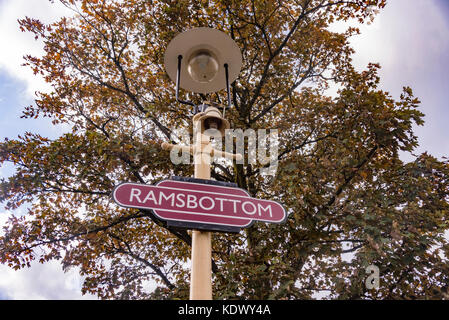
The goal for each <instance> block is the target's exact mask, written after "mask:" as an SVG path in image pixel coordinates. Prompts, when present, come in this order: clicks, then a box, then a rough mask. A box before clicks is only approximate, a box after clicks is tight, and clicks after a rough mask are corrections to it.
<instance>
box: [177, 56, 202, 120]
mask: <svg viewBox="0 0 449 320" xmlns="http://www.w3.org/2000/svg"><path fill="white" fill-rule="evenodd" d="M181 62H182V56H181V55H179V56H178V70H177V72H176V101H178V102H179V103H182V104H187V105H189V106H192V107H194V108H195V109H194V113H195V114H196V112H197V109H198V107H197V105H196V104H194V103H193V102H192V101H185V100H181V99H179V83H180V82H181Z"/></svg>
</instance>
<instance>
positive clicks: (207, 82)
mask: <svg viewBox="0 0 449 320" xmlns="http://www.w3.org/2000/svg"><path fill="white" fill-rule="evenodd" d="M164 63H165V69H166V71H167V74H168V75H169V77H170V78H171V79H172V80H173V81H175V82H176V99H177V101H178V102H180V103H184V104H188V105H191V106H194V107H195V111H194V113H195V116H194V117H193V119H192V120H193V128H194V135H195V137H196V140H195V145H193V146H190V147H187V149H188V150H189V151H190V152H191V153H192V154H193V156H194V165H195V178H200V179H210V162H211V156H212V155H220V156H223V157H227V158H233V159H239V158H240V157H241V155H233V154H228V153H226V152H222V151H220V150H214V149H213V148H212V146H211V144H210V137H209V136H207V135H205V134H204V131H205V130H207V129H209V128H214V129H218V130H219V131H221V132H224V130H225V129H229V122H228V121H227V120H226V119H224V114H225V110H226V109H225V107H223V113H222V116H221V115H220V112H219V110H218V109H217V108H216V107H214V106H212V105H211V106H209V107H208V108H207V109H206V110H201V112H200V113H197V112H198V111H199V110H198V108H197V106H196V105H195V104H194V103H192V102H190V101H183V100H181V99H180V98H179V88H183V89H185V90H188V91H192V92H196V93H211V92H217V91H219V90H222V89H225V88H226V91H227V100H228V105H227V107H228V108H230V106H231V98H230V89H229V83H230V82H233V81H234V80H235V79H236V78H237V77H238V75H239V72H240V69H241V66H242V56H241V53H240V49H239V48H238V46H237V44H236V43H235V42H234V41H233V40H232V39H231V38H230V37H229V36H228V35H227V34H225V33H223V32H221V31H218V30H215V29H211V28H196V29H191V30H188V31H185V32H183V33H181V34H179V35H177V36H176V37H175V38H173V40H172V41H171V42H170V43H169V45H168V47H167V50H166V52H165V57H164ZM162 147H163V148H164V149H173V148H179V149H181V148H183V147H182V146H175V145H172V144H169V143H163V144H162ZM184 148H186V147H184ZM211 262H212V255H211V232H204V231H199V230H193V231H192V269H191V278H190V299H192V300H210V299H212V281H211V279H212V278H211V276H212V265H211Z"/></svg>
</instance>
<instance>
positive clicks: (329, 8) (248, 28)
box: [0, 0, 449, 299]
mask: <svg viewBox="0 0 449 320" xmlns="http://www.w3.org/2000/svg"><path fill="white" fill-rule="evenodd" d="M60 2H61V3H63V4H64V5H65V6H67V7H68V8H71V9H72V10H73V11H74V16H73V17H70V18H62V19H60V20H59V21H58V22H55V23H52V24H50V25H45V24H43V23H42V22H40V21H39V20H36V19H33V18H31V17H26V18H24V19H21V20H19V23H20V27H21V29H22V30H23V31H26V32H31V33H33V34H34V35H35V37H36V39H38V38H40V39H42V40H43V43H44V52H45V53H44V55H43V56H42V57H34V56H26V57H25V60H26V63H25V64H26V65H27V66H29V67H30V68H32V69H33V70H34V73H35V74H36V75H37V76H42V77H44V78H45V80H46V81H47V82H48V83H49V84H51V86H52V91H51V92H38V93H37V97H36V100H35V104H33V105H31V106H28V107H26V108H25V109H24V111H23V117H24V118H39V117H49V118H51V119H52V122H53V124H54V125H55V126H56V125H60V124H68V125H70V128H71V130H70V132H68V133H66V134H63V135H62V136H60V137H59V138H57V139H54V140H50V139H48V138H45V137H42V136H40V135H39V134H36V133H31V132H27V133H26V134H24V135H23V136H19V137H18V138H16V139H8V138H6V139H5V140H4V141H3V142H1V144H0V163H3V162H11V163H13V164H14V165H15V168H16V171H15V174H14V175H13V176H12V177H10V178H8V179H3V180H2V181H1V184H0V200H1V201H2V202H4V203H5V205H6V207H7V208H9V209H15V208H18V207H19V206H23V205H28V207H27V208H28V209H27V211H28V212H27V214H26V215H24V216H20V217H18V216H14V215H12V216H11V217H10V219H9V221H8V223H7V225H6V226H5V227H4V233H3V235H2V236H1V237H0V261H1V262H2V263H4V264H7V265H9V266H11V267H12V268H15V269H19V268H24V267H27V266H30V262H31V261H33V260H38V261H40V262H42V263H44V262H45V261H49V260H52V259H58V260H60V261H61V264H62V266H63V268H64V269H68V268H70V267H75V266H76V267H79V268H80V272H81V274H82V275H83V276H85V281H84V285H83V288H82V291H83V292H84V293H86V292H89V293H93V294H96V295H98V296H99V297H101V298H105V299H106V298H116V299H117V298H125V299H134V298H136V299H142V298H186V297H188V285H189V256H190V244H191V238H190V233H189V231H187V230H181V229H174V228H170V227H168V226H167V225H165V224H164V223H163V222H162V221H159V220H157V219H156V218H155V217H154V216H152V215H151V213H150V212H149V211H146V210H141V209H139V210H138V209H123V208H119V207H117V205H115V204H114V203H113V202H112V201H111V197H110V193H111V191H112V189H113V188H114V186H115V185H117V184H119V183H121V182H124V181H135V182H140V183H154V182H156V181H158V180H160V179H163V178H167V177H169V176H170V175H183V176H191V175H192V166H189V165H176V166H175V165H173V164H172V163H171V162H170V161H168V158H169V156H168V153H167V152H166V151H163V150H162V149H161V147H160V145H161V143H162V142H163V141H172V142H176V141H177V137H176V134H175V133H174V131H173V128H187V127H189V126H190V122H191V116H192V114H191V110H190V109H189V108H188V107H186V106H184V105H179V104H178V103H177V102H176V101H175V98H174V97H175V94H174V84H173V83H172V82H171V81H170V79H169V78H168V76H167V75H166V73H165V69H164V66H163V56H164V52H165V49H166V47H167V45H168V43H169V41H170V40H171V39H172V38H173V37H174V36H175V35H177V34H178V33H180V32H182V31H185V30H187V29H191V28H194V27H200V26H201V27H211V28H216V29H218V30H222V31H224V32H226V33H227V34H229V35H230V36H231V37H232V38H233V39H234V40H235V41H236V43H237V44H238V46H239V47H240V48H241V51H242V55H243V59H244V65H243V68H242V71H241V73H240V75H239V77H238V79H237V80H236V81H235V82H234V83H232V102H233V106H234V107H233V109H232V110H231V111H230V112H228V113H227V117H228V119H229V120H230V122H231V126H232V127H233V128H242V129H248V128H252V129H258V128H276V129H279V140H280V144H279V145H280V150H279V168H278V171H277V173H276V175H275V176H274V177H273V178H272V179H267V177H266V176H264V175H262V174H261V168H262V167H263V165H261V164H259V163H258V164H244V165H237V164H235V163H234V164H230V163H229V164H222V163H214V164H213V166H212V167H213V170H212V171H213V172H212V177H213V178H214V179H216V180H220V181H229V182H236V183H238V185H239V187H241V188H244V189H246V190H248V192H249V193H250V194H251V195H252V196H258V197H263V198H267V199H275V200H278V201H280V202H281V203H283V204H284V205H285V207H286V208H287V210H288V213H289V216H288V220H287V222H286V223H285V224H281V225H269V224H264V223H256V224H254V225H253V226H252V227H250V228H249V229H246V230H244V231H241V232H240V233H239V234H214V236H213V272H214V276H213V281H214V283H213V286H214V288H213V292H214V297H215V298H219V299H231V298H251V299H267V298H274V299H308V298H313V297H314V294H315V293H319V292H324V293H327V294H328V296H329V297H330V298H363V299H365V298H367V299H370V298H406V299H408V298H437V299H439V298H447V297H448V295H447V294H448V291H447V288H448V287H447V283H448V277H449V272H448V271H449V270H448V268H449V267H448V265H449V264H448V254H449V246H448V243H447V239H446V238H445V237H444V232H445V231H446V230H447V229H448V220H447V217H448V193H449V188H448V186H449V176H448V173H449V164H448V162H447V161H441V160H437V159H436V158H434V157H432V156H431V155H429V154H426V153H424V154H421V155H416V156H415V160H414V161H412V162H409V163H404V162H403V161H401V159H400V158H399V153H400V152H408V153H412V152H413V150H414V148H416V146H417V137H416V136H415V135H414V134H413V131H412V129H413V125H415V124H417V125H422V124H423V116H424V115H423V114H422V113H421V112H420V111H419V110H418V106H419V104H420V102H419V100H418V99H417V98H415V97H414V95H413V92H412V89H411V88H408V87H404V90H403V93H402V94H401V96H400V97H399V98H398V99H394V98H393V97H391V95H390V94H389V93H388V92H385V91H383V90H381V89H379V82H380V79H379V76H378V69H379V68H380V66H379V65H377V64H374V63H373V64H369V65H368V66H367V67H366V69H365V70H363V71H358V70H356V69H355V68H354V66H353V65H352V62H351V55H352V54H353V53H354V50H353V48H352V47H351V46H350V43H349V39H350V37H351V36H352V35H355V34H358V32H359V30H358V29H357V28H356V27H350V28H348V29H347V30H346V31H345V32H342V33H338V32H333V31H331V29H330V28H329V26H330V25H331V24H332V23H333V22H336V21H358V22H360V23H366V22H369V21H372V19H374V16H375V14H376V13H377V10H380V9H382V8H383V7H384V6H385V4H386V1H385V0H346V1H337V0H291V1H281V0H279V1H266V0H265V1H263V0H243V1H242V0H239V1H234V0H217V1H205V0H202V1H184V0H180V1H169V0H163V1H156V0H154V1H144V0H122V1H108V0H103V1H101V0H79V1H76V0H60ZM334 86H337V87H338V88H339V90H338V92H337V94H335V95H330V94H328V91H327V89H329V88H330V87H334ZM190 98H191V99H193V100H194V101H195V102H197V103H198V102H200V101H202V100H203V99H206V98H207V99H209V100H214V101H217V102H220V101H225V100H224V98H225V93H224V92H218V93H214V94H210V95H201V96H191V97H190ZM368 265H376V266H378V267H379V269H380V276H381V278H380V288H379V289H378V290H375V289H372V290H368V289H367V288H366V286H365V282H364V281H365V278H366V276H367V275H366V274H365V268H366V267H367V266H368ZM149 281H156V283H157V288H156V289H155V290H149V288H150V287H152V286H151V285H149V283H150V282H149Z"/></svg>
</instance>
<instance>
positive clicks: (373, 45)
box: [0, 0, 449, 299]
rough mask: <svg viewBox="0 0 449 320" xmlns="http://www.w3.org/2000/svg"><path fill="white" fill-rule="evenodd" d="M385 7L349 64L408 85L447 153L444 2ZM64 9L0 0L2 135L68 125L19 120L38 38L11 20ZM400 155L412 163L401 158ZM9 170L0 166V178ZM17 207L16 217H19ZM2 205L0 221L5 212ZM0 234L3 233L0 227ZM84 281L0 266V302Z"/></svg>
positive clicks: (429, 138) (75, 292) (52, 266)
mask: <svg viewBox="0 0 449 320" xmlns="http://www.w3.org/2000/svg"><path fill="white" fill-rule="evenodd" d="M389 2H390V3H389V4H388V5H387V7H386V9H385V10H383V11H382V12H381V14H380V15H379V16H378V17H377V19H376V21H375V22H374V23H373V24H372V25H369V26H362V27H361V31H362V34H361V35H360V36H357V37H355V38H354V39H353V41H352V43H353V46H354V48H355V49H356V52H357V53H356V55H355V56H354V64H355V65H356V66H357V67H358V68H359V69H360V70H361V69H362V68H364V67H366V65H367V64H368V63H369V62H378V63H380V64H381V66H382V69H381V72H380V75H381V86H382V89H384V90H386V91H389V92H390V93H391V95H392V96H393V97H394V98H396V99H397V98H399V95H400V93H401V90H402V87H403V86H410V87H412V89H413V91H414V94H415V96H417V97H419V98H420V100H421V101H422V105H421V111H422V112H424V113H425V114H426V117H425V121H426V123H425V125H424V127H418V128H416V130H415V132H416V134H417V135H418V137H419V143H420V146H419V148H418V149H417V151H416V152H417V153H421V152H424V151H428V152H429V153H431V154H433V155H435V156H437V157H439V158H441V157H442V156H448V155H449V130H448V129H447V127H448V120H449V108H448V107H447V104H448V101H449V76H448V75H449V66H448V61H449V0H390V1H389ZM64 14H69V12H68V11H67V9H65V8H63V7H62V6H61V5H59V4H58V3H57V1H55V4H54V5H51V4H50V3H49V1H47V0H0V39H1V42H2V49H1V50H0V140H3V139H4V138H5V137H9V138H15V137H16V136H17V135H18V134H21V133H24V132H25V131H33V132H39V133H40V134H42V135H44V136H47V137H50V138H55V137H57V136H59V135H60V134H61V133H62V132H64V131H65V130H66V128H55V127H53V126H51V125H50V122H49V121H46V120H42V119H37V120H24V119H20V118H19V117H20V114H21V110H22V109H23V107H24V106H27V105H29V104H32V103H33V95H34V92H35V91H36V90H42V88H45V87H46V85H45V84H44V83H43V81H42V80H40V79H39V78H36V77H34V76H33V75H32V73H31V71H30V70H28V69H27V68H25V67H21V64H22V63H23V60H22V56H23V55H25V54H34V55H39V54H40V53H41V52H42V47H41V43H40V42H39V41H34V38H33V37H32V36H31V35H30V34H26V33H22V32H20V31H19V28H18V24H17V19H18V18H22V17H24V16H30V17H35V18H39V19H41V20H42V21H43V22H46V23H48V22H51V21H54V20H56V19H57V18H58V17H59V16H61V15H64ZM403 159H404V160H410V159H411V158H410V157H408V156H405V155H404V156H403ZM12 172H13V168H11V166H9V165H6V166H3V167H0V176H3V177H7V176H9V175H11V173H12ZM23 212H24V211H23V209H22V211H20V210H19V211H17V212H15V214H22V213H23ZM9 214H11V213H10V212H6V211H5V210H4V208H3V207H2V206H0V226H2V225H3V224H4V223H5V221H6V219H7V216H8V215H9ZM0 232H1V231H0ZM81 284H82V279H81V278H80V277H79V275H78V273H77V271H76V269H73V270H71V271H69V272H68V273H63V272H62V270H61V267H60V266H59V264H58V263H57V262H51V263H47V264H45V265H41V264H39V263H33V264H32V267H31V268H29V269H24V270H20V271H13V270H12V269H9V268H8V267H6V266H3V265H0V299H83V298H92V297H91V296H82V295H81V292H80V288H81Z"/></svg>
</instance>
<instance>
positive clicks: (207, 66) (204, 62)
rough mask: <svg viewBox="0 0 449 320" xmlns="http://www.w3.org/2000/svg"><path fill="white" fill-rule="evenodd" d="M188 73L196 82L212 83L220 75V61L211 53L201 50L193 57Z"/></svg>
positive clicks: (188, 65) (189, 63) (188, 66)
mask: <svg viewBox="0 0 449 320" xmlns="http://www.w3.org/2000/svg"><path fill="white" fill-rule="evenodd" d="M187 71H188V72H189V74H190V76H191V77H192V79H193V80H195V81H198V82H203V83H205V82H210V81H212V80H213V79H214V77H215V76H216V75H217V73H218V61H217V59H216V58H215V57H214V55H213V54H212V53H211V52H209V51H206V50H199V51H197V52H194V53H193V54H192V55H191V57H190V59H189V62H188V64H187Z"/></svg>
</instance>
